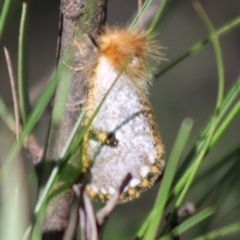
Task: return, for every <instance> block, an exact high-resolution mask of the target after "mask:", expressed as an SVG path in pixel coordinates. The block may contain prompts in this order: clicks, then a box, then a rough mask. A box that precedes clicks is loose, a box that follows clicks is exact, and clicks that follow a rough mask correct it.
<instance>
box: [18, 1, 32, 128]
mask: <svg viewBox="0 0 240 240" xmlns="http://www.w3.org/2000/svg"><path fill="white" fill-rule="evenodd" d="M27 35H28V12H27V4H26V3H23V7H22V17H21V23H20V32H19V46H18V48H19V49H18V93H19V105H20V112H21V117H22V120H23V125H25V124H26V121H27V117H28V114H29V113H30V101H29V88H28V53H27V47H28V45H27Z"/></svg>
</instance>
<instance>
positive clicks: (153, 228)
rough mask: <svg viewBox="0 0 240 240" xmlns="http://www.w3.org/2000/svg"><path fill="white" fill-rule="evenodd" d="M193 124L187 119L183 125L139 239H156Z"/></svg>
mask: <svg viewBox="0 0 240 240" xmlns="http://www.w3.org/2000/svg"><path fill="white" fill-rule="evenodd" d="M192 125H193V122H192V120H191V119H185V120H184V121H183V123H182V126H181V128H180V131H179V133H178V136H177V138H176V142H175V144H174V146H173V150H172V152H171V155H170V157H169V161H168V164H167V167H166V170H165V173H164V176H163V180H162V184H161V188H160V190H159V193H158V195H157V198H156V201H155V204H154V207H153V210H152V213H151V215H150V216H149V218H148V219H147V221H146V222H145V223H144V225H143V227H142V228H141V229H140V231H139V233H138V237H139V238H142V237H144V239H148V240H150V239H155V236H156V234H157V230H158V226H159V224H160V220H161V218H162V215H163V211H164V207H165V204H166V201H167V197H168V193H169V191H170V188H171V184H172V180H173V178H174V174H175V171H176V168H177V164H178V162H179V160H180V157H181V155H182V151H183V149H184V147H185V145H186V143H187V140H188V137H189V135H190V131H191V128H192Z"/></svg>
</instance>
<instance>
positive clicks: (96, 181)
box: [83, 29, 164, 202]
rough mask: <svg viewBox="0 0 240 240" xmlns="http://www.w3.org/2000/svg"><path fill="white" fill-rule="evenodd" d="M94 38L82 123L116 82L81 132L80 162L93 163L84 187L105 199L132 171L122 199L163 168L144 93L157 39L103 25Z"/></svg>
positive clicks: (130, 196) (134, 193)
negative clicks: (95, 59) (94, 53)
mask: <svg viewBox="0 0 240 240" xmlns="http://www.w3.org/2000/svg"><path fill="white" fill-rule="evenodd" d="M124 37H125V38H124ZM98 44H99V52H100V57H99V60H98V63H97V66H96V68H95V71H94V75H93V77H92V79H91V81H90V83H89V92H88V97H87V109H86V120H85V121H86V123H87V121H88V120H89V119H90V118H91V116H92V115H93V114H94V112H95V110H96V109H97V107H98V105H99V103H100V102H101V101H102V99H103V98H104V96H105V94H106V92H107V91H108V90H109V89H110V87H111V86H112V84H114V85H113V87H112V89H111V91H110V92H109V94H108V95H107V97H106V99H105V101H104V103H103V105H102V106H101V108H100V110H99V112H98V113H97V115H96V117H95V119H94V120H93V122H92V124H91V127H90V129H89V130H88V132H87V134H86V135H85V137H84V149H83V163H84V166H85V169H88V168H89V166H90V165H91V168H90V182H89V184H88V186H87V192H88V194H89V195H90V196H91V197H92V198H99V199H101V200H103V201H104V200H106V199H109V198H110V197H111V196H112V195H113V194H114V193H115V192H116V191H117V190H118V188H119V186H120V185H121V183H122V180H123V179H124V178H125V176H126V175H127V173H131V174H132V177H133V178H132V179H131V181H130V183H129V185H128V186H127V187H126V189H125V190H124V193H123V194H122V196H121V199H120V201H121V202H125V201H128V200H131V199H133V198H136V197H138V196H139V195H140V193H141V192H142V191H144V190H146V189H147V188H149V187H150V186H151V185H152V184H153V183H154V181H155V180H156V179H157V178H158V176H159V175H161V174H162V171H163V168H164V161H163V159H162V158H163V154H164V148H163V145H162V143H161V138H160V135H159V133H158V129H157V125H156V122H155V119H154V116H153V112H152V108H151V105H150V102H149V99H148V85H149V82H150V80H151V77H152V69H151V68H150V67H149V66H148V63H147V61H148V55H151V51H153V50H154V49H152V48H153V46H155V45H154V44H153V42H152V41H150V40H149V41H148V40H146V34H144V33H141V32H138V31H132V30H127V29H120V30H119V29H107V30H106V32H105V34H103V35H102V36H100V38H99V40H98ZM156 51H157V49H156ZM119 56H120V57H119ZM129 58H130V61H129V63H128V64H127V65H126V64H125V63H126V61H128V59H129ZM124 64H125V69H123V73H122V74H121V75H120V76H119V77H118V75H119V72H120V71H121V69H122V67H123V66H124Z"/></svg>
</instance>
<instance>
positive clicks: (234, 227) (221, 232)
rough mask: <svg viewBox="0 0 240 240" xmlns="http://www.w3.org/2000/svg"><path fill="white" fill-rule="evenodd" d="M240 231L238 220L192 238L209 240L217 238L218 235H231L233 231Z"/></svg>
mask: <svg viewBox="0 0 240 240" xmlns="http://www.w3.org/2000/svg"><path fill="white" fill-rule="evenodd" d="M238 232H240V222H236V223H233V224H230V225H227V226H225V227H222V228H219V229H216V230H213V231H211V232H209V233H208V234H205V235H202V236H199V237H197V238H194V239H193V240H211V239H217V238H219V237H224V236H228V235H231V234H233V233H238Z"/></svg>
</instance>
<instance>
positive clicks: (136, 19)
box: [130, 0, 153, 29]
mask: <svg viewBox="0 0 240 240" xmlns="http://www.w3.org/2000/svg"><path fill="white" fill-rule="evenodd" d="M152 1H153V0H146V1H145V2H144V4H143V6H142V9H141V10H140V12H139V13H138V14H137V16H136V17H135V18H134V20H133V21H132V23H131V25H130V28H131V29H135V28H136V27H137V24H138V22H139V20H140V19H141V17H142V15H143V14H144V13H145V11H146V10H147V9H148V8H149V6H150V4H151V3H152Z"/></svg>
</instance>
